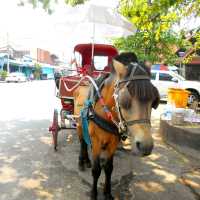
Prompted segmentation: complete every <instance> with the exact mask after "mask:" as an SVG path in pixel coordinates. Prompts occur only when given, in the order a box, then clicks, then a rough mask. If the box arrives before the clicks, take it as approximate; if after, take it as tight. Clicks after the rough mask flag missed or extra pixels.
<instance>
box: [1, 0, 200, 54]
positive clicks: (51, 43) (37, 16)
mask: <svg viewBox="0 0 200 200" xmlns="http://www.w3.org/2000/svg"><path fill="white" fill-rule="evenodd" d="M18 1H19V0H0V19H1V20H0V47H3V46H6V45H7V43H9V44H10V45H12V46H13V47H14V48H15V49H27V48H28V49H29V48H37V47H38V48H43V49H46V50H49V51H50V52H51V53H55V54H57V55H58V56H59V57H61V58H62V57H63V58H64V57H66V56H69V55H70V54H72V47H73V45H74V44H75V43H79V42H80V41H82V42H91V41H92V40H93V38H92V36H90V35H89V34H88V35H87V34H86V33H87V32H86V28H85V27H82V26H79V28H74V27H75V24H77V22H76V21H77V20H80V15H79V12H75V11H74V10H73V9H74V8H71V7H70V6H68V5H66V4H64V0H59V4H57V5H56V6H55V7H54V10H55V11H54V13H53V14H52V15H48V14H47V13H46V12H45V11H44V10H43V9H42V8H37V9H33V8H32V6H31V5H29V4H27V5H25V6H24V7H19V6H17V3H18ZM90 2H91V3H92V4H95V5H100V6H102V5H103V6H104V5H106V6H107V7H111V8H115V7H117V5H118V0H91V1H90ZM81 10H83V9H82V7H81ZM79 11H80V10H79ZM80 12H81V11H80ZM199 25H200V20H199V19H194V18H192V19H190V20H183V21H182V22H181V24H180V26H176V27H175V30H179V29H180V27H181V28H185V29H192V28H195V27H196V26H199ZM91 28H92V26H91V25H89V28H88V27H87V29H88V31H90V32H91V30H89V29H91ZM95 30H96V33H95V36H96V38H95V40H96V42H105V38H101V39H100V37H99V38H98V39H97V37H98V34H100V35H101V27H100V29H99V30H98V29H97V27H96V29H95ZM85 35H87V37H86V38H85Z"/></svg>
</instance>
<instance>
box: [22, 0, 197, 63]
mask: <svg viewBox="0 0 200 200" xmlns="http://www.w3.org/2000/svg"><path fill="white" fill-rule="evenodd" d="M22 1H23V0H22ZM28 1H29V2H31V3H32V4H33V5H34V6H36V5H37V4H38V2H40V3H42V5H43V8H44V9H46V10H48V11H51V4H52V3H55V2H57V1H58V0H28ZM86 1H87V0H65V2H66V4H70V5H72V6H76V5H78V4H82V3H85V2H86ZM119 1H120V6H119V11H120V13H121V14H122V15H124V16H125V17H127V18H128V19H129V20H130V21H131V22H132V23H133V24H134V26H135V27H136V29H137V32H136V34H135V35H132V36H130V37H127V38H119V39H116V40H114V41H113V43H114V45H115V46H116V47H118V48H119V49H120V50H122V51H123V50H132V51H135V52H136V54H137V55H138V57H139V58H141V59H148V60H150V61H152V62H161V61H162V62H168V63H169V62H174V59H176V54H175V49H176V47H177V46H178V47H183V46H185V45H186V46H187V47H188V46H191V45H190V44H189V43H188V42H187V41H186V40H184V39H183V37H182V34H181V33H180V34H177V33H175V32H173V30H172V27H173V25H174V24H176V23H178V22H179V21H180V20H181V19H182V18H183V17H189V16H200V0H119ZM196 39H197V42H196V45H195V48H199V44H200V37H199V34H196Z"/></svg>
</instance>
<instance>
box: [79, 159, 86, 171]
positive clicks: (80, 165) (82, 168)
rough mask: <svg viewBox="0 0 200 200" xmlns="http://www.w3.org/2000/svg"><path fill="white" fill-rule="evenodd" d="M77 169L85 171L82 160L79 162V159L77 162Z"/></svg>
mask: <svg viewBox="0 0 200 200" xmlns="http://www.w3.org/2000/svg"><path fill="white" fill-rule="evenodd" d="M78 169H79V170H80V171H82V172H83V171H85V166H84V162H80V161H79V163H78Z"/></svg>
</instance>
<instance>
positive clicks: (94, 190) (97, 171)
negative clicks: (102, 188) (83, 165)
mask: <svg viewBox="0 0 200 200" xmlns="http://www.w3.org/2000/svg"><path fill="white" fill-rule="evenodd" d="M100 175H101V166H100V162H99V157H97V158H96V159H94V161H93V166H92V176H93V186H92V191H91V199H92V200H97V183H98V179H99V176H100Z"/></svg>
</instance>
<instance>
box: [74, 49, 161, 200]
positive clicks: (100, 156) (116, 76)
mask: <svg viewBox="0 0 200 200" xmlns="http://www.w3.org/2000/svg"><path fill="white" fill-rule="evenodd" d="M89 92H90V89H89V88H88V87H86V86H80V87H79V88H77V90H76V91H75V92H74V107H75V110H74V113H75V114H80V110H81V109H82V108H83V107H84V102H85V100H86V99H87V98H88V93H89ZM101 96H102V98H103V100H104V102H105V104H106V107H107V110H109V113H110V114H111V116H112V117H110V118H109V117H108V115H107V113H106V111H105V109H103V108H102V103H101V99H97V101H96V102H95V103H94V105H93V107H92V109H91V110H92V113H93V114H92V117H91V119H89V124H88V129H89V135H90V140H91V146H92V148H91V152H92V160H93V162H92V165H91V161H90V159H89V156H88V149H87V144H86V142H85V140H84V137H83V127H82V124H81V120H80V119H79V120H78V121H77V133H78V136H79V140H80V154H79V162H78V165H79V169H80V170H85V168H86V167H87V168H90V167H92V176H93V185H92V190H91V199H92V200H96V199H97V196H98V193H97V182H98V178H99V177H100V174H101V170H102V169H103V170H104V172H105V185H104V197H105V200H111V199H113V196H112V194H111V175H112V171H113V158H114V154H115V151H116V149H117V147H118V144H119V142H120V140H121V139H123V138H124V136H126V137H127V136H128V135H129V137H130V140H131V144H132V150H133V152H135V153H136V154H138V155H140V156H147V155H150V154H151V152H152V149H153V138H152V135H151V123H150V119H151V110H152V108H154V109H156V108H157V106H158V104H159V100H160V97H159V93H158V90H157V89H156V88H155V87H154V86H153V85H152V83H151V81H150V73H149V69H148V68H147V67H146V66H145V65H144V64H143V63H139V62H138V60H137V57H136V55H135V54H134V53H132V52H124V53H121V54H119V55H117V56H116V57H114V58H113V62H112V72H111V73H110V75H109V76H108V77H107V78H106V79H105V81H104V83H103V86H102V89H101ZM95 119H96V120H95Z"/></svg>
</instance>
